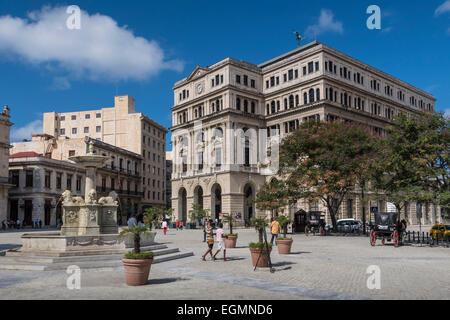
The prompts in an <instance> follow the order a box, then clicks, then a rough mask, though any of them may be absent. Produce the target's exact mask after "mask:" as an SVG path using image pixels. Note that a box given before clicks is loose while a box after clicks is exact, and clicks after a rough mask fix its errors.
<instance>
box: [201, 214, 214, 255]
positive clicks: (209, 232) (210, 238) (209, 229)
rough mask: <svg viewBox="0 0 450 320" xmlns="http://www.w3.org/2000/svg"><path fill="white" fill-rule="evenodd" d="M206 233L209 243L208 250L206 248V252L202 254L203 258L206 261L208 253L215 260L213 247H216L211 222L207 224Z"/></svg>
mask: <svg viewBox="0 0 450 320" xmlns="http://www.w3.org/2000/svg"><path fill="white" fill-rule="evenodd" d="M206 234H207V235H208V239H207V244H208V250H206V252H205V254H204V255H203V256H202V260H203V261H206V259H205V258H206V256H207V255H208V253H209V254H210V255H211V260H214V257H213V253H212V251H213V248H214V231H213V228H212V226H211V223H210V222H208V225H207V226H206Z"/></svg>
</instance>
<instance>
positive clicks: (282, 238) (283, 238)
mask: <svg viewBox="0 0 450 320" xmlns="http://www.w3.org/2000/svg"><path fill="white" fill-rule="evenodd" d="M277 240H292V238H285V237H279V238H278V239H277Z"/></svg>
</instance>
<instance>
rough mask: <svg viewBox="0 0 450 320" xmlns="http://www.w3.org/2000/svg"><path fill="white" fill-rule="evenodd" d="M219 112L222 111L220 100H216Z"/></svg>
mask: <svg viewBox="0 0 450 320" xmlns="http://www.w3.org/2000/svg"><path fill="white" fill-rule="evenodd" d="M216 106H217V108H216V109H217V112H219V111H220V100H216Z"/></svg>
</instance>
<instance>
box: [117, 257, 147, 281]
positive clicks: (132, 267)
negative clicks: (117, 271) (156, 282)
mask: <svg viewBox="0 0 450 320" xmlns="http://www.w3.org/2000/svg"><path fill="white" fill-rule="evenodd" d="M122 262H123V266H124V268H125V278H126V282H127V285H129V286H143V285H145V284H147V281H148V275H149V273H150V267H151V265H152V262H153V259H122Z"/></svg>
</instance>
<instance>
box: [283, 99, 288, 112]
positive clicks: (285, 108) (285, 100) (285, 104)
mask: <svg viewBox="0 0 450 320" xmlns="http://www.w3.org/2000/svg"><path fill="white" fill-rule="evenodd" d="M287 108H288V101H287V99H284V110H287Z"/></svg>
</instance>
